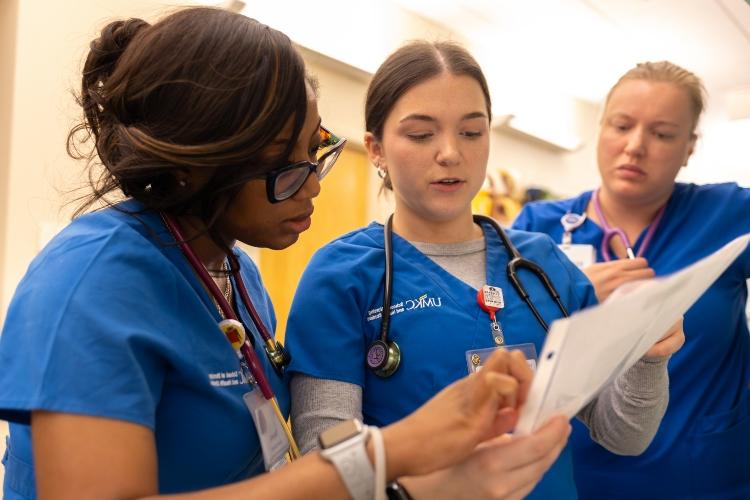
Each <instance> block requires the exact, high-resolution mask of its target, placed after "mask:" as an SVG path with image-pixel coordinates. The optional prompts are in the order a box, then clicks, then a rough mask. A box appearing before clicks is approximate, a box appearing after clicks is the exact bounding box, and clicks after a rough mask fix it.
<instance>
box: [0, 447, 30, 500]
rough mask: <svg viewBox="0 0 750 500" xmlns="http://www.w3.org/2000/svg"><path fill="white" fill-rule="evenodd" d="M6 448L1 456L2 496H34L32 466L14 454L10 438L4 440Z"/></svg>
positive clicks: (21, 499)
mask: <svg viewBox="0 0 750 500" xmlns="http://www.w3.org/2000/svg"><path fill="white" fill-rule="evenodd" d="M5 444H6V449H5V455H4V456H3V465H4V466H5V481H4V483H3V498H4V499H5V500H28V499H32V498H36V483H35V481H34V467H33V466H32V465H31V464H28V463H26V462H24V461H23V460H21V459H20V458H18V457H17V456H15V455H14V454H13V451H12V450H11V447H10V438H6V440H5Z"/></svg>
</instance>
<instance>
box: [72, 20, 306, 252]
mask: <svg viewBox="0 0 750 500" xmlns="http://www.w3.org/2000/svg"><path fill="white" fill-rule="evenodd" d="M79 103H80V105H81V106H82V108H83V121H82V122H81V123H80V124H78V125H76V126H75V127H74V128H73V129H72V130H71V131H70V133H69V134H68V141H67V145H68V153H69V154H70V155H71V156H73V157H74V158H77V159H87V160H89V161H88V169H89V170H88V172H89V179H90V184H91V187H92V189H93V192H92V193H88V194H86V195H85V196H84V197H81V198H79V199H78V201H79V202H80V205H79V206H78V209H77V210H76V212H75V215H74V217H75V216H78V215H80V214H82V213H83V212H85V211H87V210H88V209H90V208H91V206H92V205H93V204H95V203H96V202H104V203H105V204H111V202H109V201H108V195H110V194H112V193H116V192H118V191H120V192H122V194H124V195H125V196H127V197H130V198H134V199H136V200H138V201H140V202H141V203H143V204H144V206H145V207H146V208H147V209H151V210H159V211H164V212H167V213H170V214H174V215H185V214H189V215H193V216H197V217H200V218H201V220H203V221H204V223H205V224H206V227H207V228H208V229H207V230H208V232H209V234H210V235H211V237H212V239H214V240H215V241H216V242H217V243H219V244H220V245H221V246H222V248H224V244H223V243H222V242H221V241H220V238H219V235H218V233H216V230H215V229H214V227H215V223H216V221H217V220H218V219H219V218H220V217H221V215H222V214H223V213H224V212H225V210H226V208H227V206H228V205H229V203H230V202H231V200H232V199H233V198H234V197H235V196H236V195H237V193H238V192H239V190H240V188H241V187H242V185H243V184H244V183H245V182H247V180H249V179H251V178H253V177H258V176H259V175H262V174H263V173H264V172H265V171H267V170H269V169H271V168H273V167H274V166H275V165H277V164H279V163H281V162H283V161H284V160H286V159H287V158H288V157H289V154H290V153H291V151H292V149H293V147H294V144H295V143H296V141H297V138H298V136H299V133H300V130H301V128H302V125H303V122H304V120H305V112H306V109H307V93H306V86H305V67H304V62H303V61H302V58H301V56H300V55H299V53H298V52H297V51H296V50H295V49H294V47H293V45H292V43H291V41H290V40H289V38H288V37H287V36H286V35H284V34H283V33H281V32H279V31H276V30H274V29H272V28H269V27H268V26H265V25H263V24H261V23H259V22H258V21H255V20H253V19H250V18H247V17H245V16H243V15H240V14H236V13H232V12H228V11H225V10H221V9H213V8H190V9H185V10H181V11H178V12H175V13H173V14H171V15H169V16H167V17H166V18H164V19H163V20H161V21H159V22H157V23H155V24H153V25H150V24H149V23H147V22H146V21H143V20H141V19H128V20H123V21H115V22H112V23H110V24H108V25H107V26H105V27H104V29H103V30H102V31H101V34H100V35H99V37H98V38H97V39H95V40H94V41H92V42H91V45H90V52H89V54H88V57H87V59H86V62H85V65H84V68H83V80H82V88H81V93H80V96H79ZM290 120H291V121H292V123H293V131H292V135H291V137H290V139H289V143H288V144H287V145H286V147H285V148H284V151H282V152H281V153H280V154H279V157H278V158H273V159H270V160H269V159H268V158H261V152H262V151H263V150H264V149H265V148H266V147H267V146H268V145H269V144H271V143H272V141H273V140H274V138H276V137H277V135H278V134H279V133H280V131H281V130H282V128H283V127H284V126H285V125H286V124H287V123H289V121H290ZM90 139H93V148H89V150H88V151H86V152H82V148H81V146H84V145H86V144H90ZM102 167H103V168H102ZM188 169H191V170H196V169H199V170H202V169H205V171H206V174H207V178H208V180H207V182H206V183H205V184H204V185H202V186H201V187H200V188H199V189H193V190H191V189H185V187H184V183H181V182H180V181H179V174H180V173H181V171H182V172H184V171H187V170H188Z"/></svg>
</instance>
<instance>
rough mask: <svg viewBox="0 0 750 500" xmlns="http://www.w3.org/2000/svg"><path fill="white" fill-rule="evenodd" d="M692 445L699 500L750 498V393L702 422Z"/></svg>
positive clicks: (693, 479)
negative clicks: (701, 499)
mask: <svg viewBox="0 0 750 500" xmlns="http://www.w3.org/2000/svg"><path fill="white" fill-rule="evenodd" d="M688 442H689V443H690V446H689V450H690V451H689V453H690V464H691V467H690V470H689V471H686V473H687V475H688V476H689V477H691V478H692V483H693V492H694V494H695V495H696V497H698V498H721V499H727V500H728V499H734V498H737V499H747V498H750V453H749V452H748V446H749V445H750V392H748V391H744V392H743V395H742V398H741V400H740V402H739V403H738V404H737V406H735V407H734V408H732V409H731V410H729V411H727V412H723V413H719V414H715V415H707V416H705V417H703V418H701V419H700V420H698V421H697V422H696V425H695V427H694V431H693V433H692V435H691V436H690V439H689V440H688Z"/></svg>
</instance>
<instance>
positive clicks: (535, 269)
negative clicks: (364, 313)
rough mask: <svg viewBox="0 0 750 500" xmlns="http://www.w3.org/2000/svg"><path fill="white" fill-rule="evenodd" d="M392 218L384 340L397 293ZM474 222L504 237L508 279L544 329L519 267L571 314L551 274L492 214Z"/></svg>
mask: <svg viewBox="0 0 750 500" xmlns="http://www.w3.org/2000/svg"><path fill="white" fill-rule="evenodd" d="M392 221H393V214H391V216H390V217H389V218H388V220H387V221H386V223H385V224H384V226H383V232H384V241H383V242H384V250H385V286H384V287H383V288H384V290H383V311H382V313H381V315H382V319H381V323H380V340H381V341H382V342H387V340H388V330H389V326H390V320H391V308H390V304H391V297H392V294H393V248H392V245H391V241H392V237H393V229H392V227H393V226H392ZM474 222H475V223H477V224H479V225H480V226H481V225H482V223H486V224H489V225H490V226H491V227H492V229H494V230H495V232H496V233H497V235H498V237H499V238H500V241H501V243H502V245H503V246H504V247H505V250H506V251H507V252H508V264H507V265H506V267H505V272H506V274H507V276H508V280H509V281H510V282H511V284H512V285H513V288H515V290H516V291H517V292H518V294H519V295H520V296H521V298H522V299H523V301H524V302H525V303H526V305H527V306H528V307H529V309H530V310H531V312H532V313H533V314H534V317H535V318H536V320H537V321H538V322H539V324H540V325H542V328H544V331H545V332H546V331H549V326H548V325H547V322H546V321H544V318H542V315H541V314H540V313H539V310H538V309H537V308H536V306H535V305H534V303H533V301H532V300H531V296H530V295H529V293H528V292H527V291H526V287H525V286H524V285H523V282H522V281H521V279H520V277H519V275H518V270H519V269H527V270H528V271H529V272H531V273H532V274H534V275H535V276H536V277H537V279H539V281H541V282H542V285H543V286H544V288H545V290H546V291H547V293H548V294H549V296H550V297H551V298H552V300H554V302H555V304H556V305H557V307H558V309H560V312H561V313H562V314H563V316H565V317H567V316H568V310H567V309H566V308H565V305H564V304H563V303H562V300H561V299H560V294H559V293H558V291H557V289H556V288H555V286H554V285H553V284H552V281H551V280H550V279H549V276H547V273H546V272H545V271H544V269H542V267H541V266H540V265H539V264H537V263H536V262H532V261H530V260H529V259H526V258H525V257H523V256H522V255H521V253H520V252H519V251H518V249H517V248H516V246H515V245H514V244H513V243H512V242H511V241H510V238H509V237H508V235H507V234H506V233H505V231H504V230H503V228H502V227H500V224H498V223H497V221H496V220H495V219H493V218H491V217H486V216H484V215H474Z"/></svg>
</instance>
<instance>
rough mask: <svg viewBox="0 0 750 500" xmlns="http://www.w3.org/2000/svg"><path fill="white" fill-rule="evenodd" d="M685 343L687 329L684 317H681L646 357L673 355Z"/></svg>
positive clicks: (656, 357) (655, 357) (657, 357)
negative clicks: (685, 328)
mask: <svg viewBox="0 0 750 500" xmlns="http://www.w3.org/2000/svg"><path fill="white" fill-rule="evenodd" d="M683 344H685V330H684V329H683V318H680V319H678V320H677V321H676V322H675V324H674V325H672V327H671V328H670V329H669V330H668V331H667V333H665V334H664V336H663V337H662V338H660V339H659V340H658V341H657V342H656V343H655V344H654V345H653V346H651V349H649V350H648V351H647V352H646V354H645V356H644V358H645V359H659V358H665V357H667V356H671V355H672V354H674V353H676V352H677V351H679V350H680V349H681V348H682V346H683Z"/></svg>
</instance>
